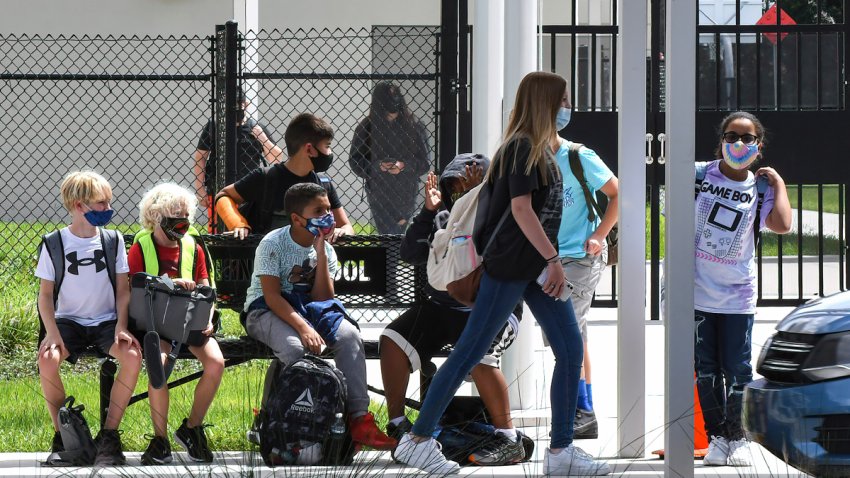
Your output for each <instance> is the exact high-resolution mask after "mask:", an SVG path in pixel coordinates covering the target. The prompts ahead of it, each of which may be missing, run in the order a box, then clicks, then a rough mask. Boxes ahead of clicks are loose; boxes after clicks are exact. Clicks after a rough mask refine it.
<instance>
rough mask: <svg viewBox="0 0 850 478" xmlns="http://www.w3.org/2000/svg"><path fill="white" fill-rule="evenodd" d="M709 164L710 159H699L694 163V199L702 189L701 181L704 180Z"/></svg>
mask: <svg viewBox="0 0 850 478" xmlns="http://www.w3.org/2000/svg"><path fill="white" fill-rule="evenodd" d="M710 164H711V161H705V162H703V161H700V162H697V163H694V199H696V198H697V196H699V193H700V191H702V183H703V182H705V175H706V173H707V172H708V166H709V165H710Z"/></svg>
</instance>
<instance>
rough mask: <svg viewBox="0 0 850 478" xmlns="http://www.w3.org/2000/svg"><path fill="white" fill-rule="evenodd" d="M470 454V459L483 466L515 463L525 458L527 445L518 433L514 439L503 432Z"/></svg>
mask: <svg viewBox="0 0 850 478" xmlns="http://www.w3.org/2000/svg"><path fill="white" fill-rule="evenodd" d="M497 435H498V438H497V439H495V440H491V441H490V442H489V443H486V444H485V445H484V446H482V447H481V448H479V449H478V450H476V451H475V452H474V453H472V454H471V455H469V461H471V462H472V463H475V464H476V465H481V466H499V465H513V464H516V463H520V462H521V461H522V460H524V459H525V447H524V446H523V443H522V438H521V437H520V436H519V435H517V437H516V439H514V440H512V439H510V438H508V437H506V436H505V435H502V434H501V433H498V434H497Z"/></svg>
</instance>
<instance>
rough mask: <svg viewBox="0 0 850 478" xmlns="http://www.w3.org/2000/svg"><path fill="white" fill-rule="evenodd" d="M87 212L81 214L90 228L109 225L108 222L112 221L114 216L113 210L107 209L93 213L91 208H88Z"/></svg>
mask: <svg viewBox="0 0 850 478" xmlns="http://www.w3.org/2000/svg"><path fill="white" fill-rule="evenodd" d="M86 207H87V208H88V212H87V213H85V214H83V216H84V217H85V218H86V221H88V222H89V224H91V225H92V226H95V227H101V226H105V225H107V224H109V221H111V220H112V215H113V214H115V210H114V209H107V210H105V211H95V210H93V209H92V208H90V207H88V206H87V205H86Z"/></svg>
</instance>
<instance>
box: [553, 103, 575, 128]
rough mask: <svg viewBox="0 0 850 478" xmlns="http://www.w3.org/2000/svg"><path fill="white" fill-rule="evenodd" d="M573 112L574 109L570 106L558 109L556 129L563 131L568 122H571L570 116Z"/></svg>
mask: <svg viewBox="0 0 850 478" xmlns="http://www.w3.org/2000/svg"><path fill="white" fill-rule="evenodd" d="M572 114H573V110H572V109H570V108H564V107H563V106H562V107H561V109H559V110H558V114H557V115H556V116H555V129H556V130H558V131H561V130H562V129H564V128H566V127H567V125H568V124H570V117H571V116H572Z"/></svg>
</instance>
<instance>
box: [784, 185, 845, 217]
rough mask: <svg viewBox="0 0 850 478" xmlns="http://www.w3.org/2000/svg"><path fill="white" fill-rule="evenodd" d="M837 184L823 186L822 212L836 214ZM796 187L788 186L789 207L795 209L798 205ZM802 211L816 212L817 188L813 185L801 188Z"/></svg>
mask: <svg viewBox="0 0 850 478" xmlns="http://www.w3.org/2000/svg"><path fill="white" fill-rule="evenodd" d="M838 188H839V185H838V184H827V185H824V186H823V212H829V213H834V214H838V212H839V211H838V199H839V198H838ZM797 190H798V186H796V185H788V199H789V200H790V201H791V207H793V208H797V207H798V205H797V203H798V202H799V201H798V199H799V198H798V197H797V195H798V192H797ZM803 209H806V210H809V211H817V210H818V187H817V186H815V185H804V186H803Z"/></svg>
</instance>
